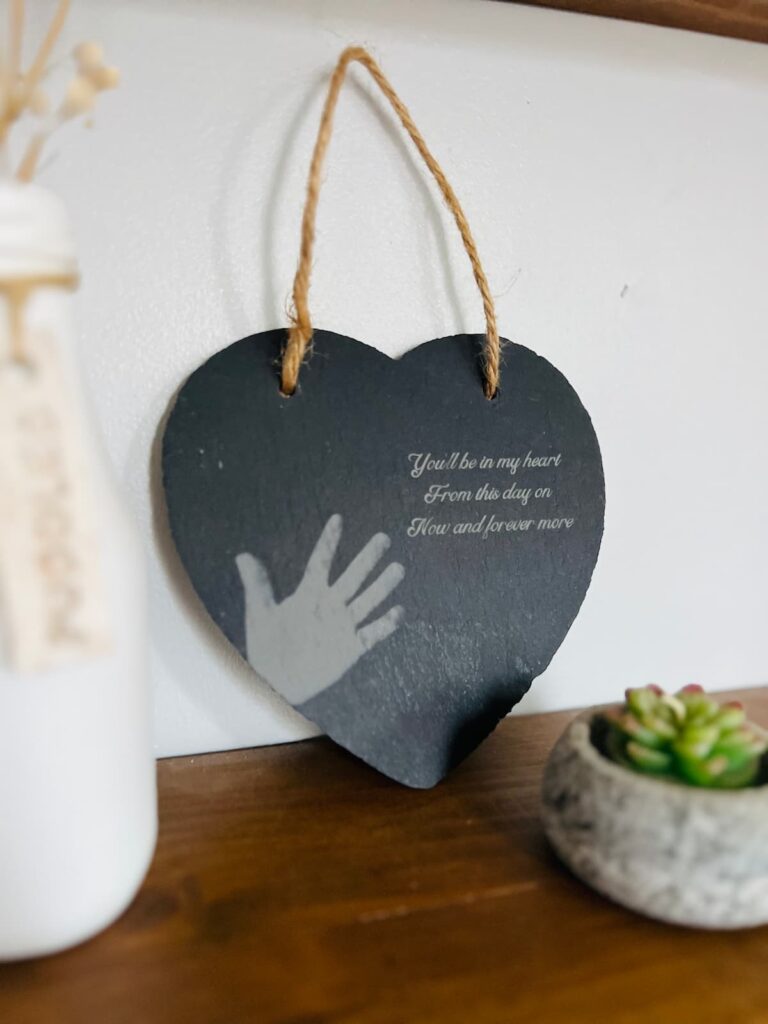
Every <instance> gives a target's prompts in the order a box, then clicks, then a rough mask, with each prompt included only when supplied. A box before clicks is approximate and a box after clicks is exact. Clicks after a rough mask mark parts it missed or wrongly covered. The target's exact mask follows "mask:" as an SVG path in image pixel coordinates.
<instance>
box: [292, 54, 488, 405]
mask: <svg viewBox="0 0 768 1024" xmlns="http://www.w3.org/2000/svg"><path fill="white" fill-rule="evenodd" d="M355 62H356V63H358V64H362V65H363V67H364V68H366V69H367V70H368V72H369V73H370V75H371V77H372V78H373V80H374V82H376V84H377V85H378V87H379V88H380V89H381V91H382V92H383V93H384V95H385V96H386V98H387V99H388V100H389V102H390V105H391V106H392V108H393V109H394V111H395V113H396V114H397V116H398V118H399V119H400V123H401V124H402V126H403V127H404V128H405V130H406V131H407V132H408V135H409V136H410V137H411V140H412V141H413V144H414V145H415V146H416V149H417V150H418V151H419V153H420V155H421V157H422V159H423V160H424V163H425V164H426V165H427V167H428V168H429V170H430V172H431V173H432V176H433V177H434V179H435V181H436V182H437V184H438V185H439V187H440V191H441V192H442V194H443V197H444V199H445V202H446V203H447V205H448V209H449V210H450V211H451V213H452V214H453V218H454V220H455V221H456V226H457V227H458V229H459V232H460V234H461V240H462V242H463V243H464V248H465V249H466V251H467V256H468V257H469V262H470V263H471V265H472V273H473V274H474V276H475V281H476V283H477V287H478V289H479V291H480V295H481V297H482V300H483V309H484V311H485V325H486V334H485V344H484V346H483V376H484V390H485V394H486V397H487V398H493V397H494V395H495V394H496V392H497V390H498V387H499V348H500V344H499V332H498V328H497V327H496V310H495V308H494V304H493V298H492V296H491V291H490V288H489V287H488V280H487V278H486V276H485V272H484V270H483V267H482V265H481V263H480V257H479V255H478V253H477V246H476V245H475V240H474V238H473V237H472V232H471V231H470V228H469V224H468V222H467V218H466V217H465V215H464V211H463V210H462V208H461V205H460V203H459V200H458V199H457V198H456V193H455V192H454V191H453V189H452V188H451V186H450V184H449V182H448V179H447V178H446V176H445V174H444V173H443V169H442V168H441V167H440V164H438V162H437V160H435V158H434V157H433V156H432V154H431V153H430V151H429V149H428V148H427V144H426V142H425V141H424V139H423V137H422V135H421V132H420V131H419V129H418V128H417V127H416V125H415V124H414V121H413V118H412V117H411V115H410V114H409V112H408V110H407V108H406V107H405V105H404V104H403V102H402V100H401V99H400V97H399V96H398V95H397V93H396V92H395V90H394V89H393V88H392V86H391V85H390V83H389V81H388V79H387V78H386V77H385V75H384V72H383V71H382V70H381V68H380V67H379V65H378V64H377V63H376V61H375V60H374V59H373V57H371V55H370V54H369V53H368V52H367V51H366V50H364V49H363V48H362V47H359V46H351V47H349V48H348V49H346V50H344V52H343V53H342V54H341V57H339V61H338V63H337V65H336V68H335V70H334V72H333V75H332V76H331V82H330V85H329V87H328V95H327V96H326V99H325V106H324V107H323V113H322V117H321V118H320V127H319V129H318V132H317V140H316V141H315V148H314V151H313V153H312V163H311V164H310V169H309V180H308V182H307V198H306V202H305V204H304V215H303V217H302V221H301V249H300V253H299V265H298V267H297V268H296V276H295V278H294V281H293V313H292V315H291V321H292V326H291V327H290V328H289V330H288V339H287V341H286V345H285V348H284V350H283V358H282V372H281V390H282V392H283V394H285V395H292V394H293V393H294V391H295V390H296V385H297V383H298V379H299V370H300V369H301V363H302V360H303V358H304V356H305V354H306V352H307V349H308V347H309V345H310V342H311V340H312V321H311V319H310V315H309V302H308V296H309V282H310V275H311V272H312V251H313V248H314V244H315V218H316V214H317V203H318V199H319V197H320V185H321V175H322V170H323V163H324V161H325V154H326V152H327V150H328V144H329V143H330V141H331V133H332V131H333V115H334V113H335V110H336V104H337V102H338V99H339V93H340V92H341V87H342V85H343V84H344V76H345V75H346V72H347V68H348V67H349V65H350V64H352V63H355Z"/></svg>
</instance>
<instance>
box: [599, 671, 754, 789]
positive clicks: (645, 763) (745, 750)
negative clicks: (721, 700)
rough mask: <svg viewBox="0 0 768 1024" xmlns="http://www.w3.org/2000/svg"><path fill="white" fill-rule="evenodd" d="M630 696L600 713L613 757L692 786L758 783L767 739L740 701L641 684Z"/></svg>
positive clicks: (696, 690)
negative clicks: (756, 730)
mask: <svg viewBox="0 0 768 1024" xmlns="http://www.w3.org/2000/svg"><path fill="white" fill-rule="evenodd" d="M626 697H627V699H626V703H625V704H624V706H623V707H621V708H616V709H612V710H610V711H606V712H604V713H603V714H602V716H601V717H602V718H603V721H604V722H605V724H606V725H607V734H606V739H605V753H606V754H607V755H608V757H610V758H611V760H613V761H616V762H617V763H618V764H622V765H624V766H625V767H627V768H632V769H634V770H635V771H638V772H643V773H644V774H647V775H655V776H657V777H660V778H665V779H672V780H677V781H678V782H684V783H687V784H688V785H690V786H706V787H709V788H713V789H740V788H742V787H744V786H751V785H753V784H754V783H755V782H757V781H758V776H759V775H760V766H761V760H762V757H763V754H764V753H765V752H766V749H768V742H767V741H766V740H765V739H763V738H762V736H760V735H759V734H758V733H756V732H755V731H754V730H753V729H752V727H751V726H750V725H749V723H748V722H747V720H746V715H745V713H744V709H743V708H742V706H741V704H739V703H738V701H731V702H729V703H727V704H722V705H720V704H718V703H717V701H716V700H713V698H712V697H710V696H708V695H707V694H706V693H705V692H704V691H703V690H702V688H701V687H700V686H696V685H691V686H686V687H684V688H683V689H682V690H680V691H679V692H678V693H675V694H671V693H665V692H664V691H663V690H662V689H660V688H659V687H658V686H643V687H640V688H639V689H635V690H627V695H626Z"/></svg>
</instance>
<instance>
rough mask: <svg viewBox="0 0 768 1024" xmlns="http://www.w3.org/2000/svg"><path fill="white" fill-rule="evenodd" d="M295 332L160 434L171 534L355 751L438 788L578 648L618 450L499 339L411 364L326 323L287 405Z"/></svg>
mask: <svg viewBox="0 0 768 1024" xmlns="http://www.w3.org/2000/svg"><path fill="white" fill-rule="evenodd" d="M284 340H285V331H284V330H276V331H270V332H267V333H264V334H258V335H255V336H253V337H251V338H246V339H245V340H243V341H239V342H237V343H236V344H234V345H231V346H230V347H229V348H226V349H224V350H223V351H222V352H219V353H218V354H217V355H215V356H213V357H212V358H211V359H209V360H208V362H206V363H205V364H204V365H203V366H201V367H200V368H199V369H198V370H197V371H196V372H195V373H193V374H192V376H191V377H190V378H189V380H188V381H187V382H186V384H185V385H184V386H183V388H182V389H181V391H180V393H179V396H178V399H177V401H176V404H175V406H174V408H173V411H172V412H171V415H170V417H169V419H168V423H167V426H166V431H165V437H164V440H163V476H164V484H165V492H166V500H167V504H168V513H169V521H170V526H171V531H172V533H173V537H174V540H175V543H176V546H177V548H178V551H179V554H180V556H181V559H182V561H183V563H184V565H185V567H186V570H187V572H188V574H189V576H190V579H191V581H192V584H193V585H194V587H195V590H196V591H197V593H198V594H199V596H200V598H201V599H202V601H203V603H204V605H205V607H206V608H207V609H208V612H209V613H210V615H211V617H212V618H213V619H214V621H215V622H216V623H217V624H218V625H219V627H220V628H221V629H222V631H223V632H224V634H225V635H226V636H227V637H228V638H229V640H230V641H231V642H232V643H233V644H234V646H235V647H236V648H237V649H238V651H239V652H240V653H241V654H242V656H243V657H244V658H247V660H248V661H249V662H250V664H251V665H252V666H253V667H254V668H255V669H256V671H257V672H258V673H259V675H261V676H262V677H263V678H265V679H266V680H267V681H268V682H269V683H271V685H272V686H273V687H274V688H275V689H276V690H277V691H278V692H280V693H282V695H283V696H284V697H286V698H287V699H288V700H289V701H290V703H291V704H293V705H294V706H295V707H296V708H298V709H299V711H301V712H302V713H303V714H304V715H306V716H307V718H309V719H311V720H312V721H314V722H316V723H317V725H319V726H320V727H321V728H322V729H323V730H324V731H325V732H326V733H327V734H328V735H329V736H331V737H332V738H333V739H334V740H336V742H338V743H340V744H341V745H342V746H344V747H346V748H347V749H348V750H350V751H352V752H353V753H355V754H356V755H357V756H358V757H361V758H362V759H363V760H365V761H367V762H368V763H369V764H371V765H373V766H374V767H376V768H377V769H379V770H380V771H382V772H384V773H385V774H387V775H389V776H391V777H392V778H393V779H397V780H399V781H400V782H403V783H405V784H406V785H409V786H416V787H428V786H432V785H434V784H435V783H436V782H438V781H439V780H440V779H441V778H442V777H443V776H444V775H445V774H446V773H447V772H448V771H449V769H450V768H451V767H452V766H454V765H455V764H457V763H458V762H459V761H460V760H461V759H462V758H464V757H465V756H466V755H467V754H468V753H470V751H472V750H473V749H474V748H475V747H476V746H477V744H478V743H480V742H481V740H482V739H483V738H484V737H485V736H486V735H487V734H488V733H489V732H490V731H491V730H492V729H493V728H494V726H495V725H496V723H497V722H498V720H499V719H500V718H501V717H502V716H503V715H505V714H506V712H507V711H509V709H510V708H511V707H512V706H513V705H514V704H516V703H517V701H519V700H520V698H521V697H522V696H523V694H524V693H525V692H526V690H527V689H528V687H529V686H530V684H531V681H532V679H534V678H535V677H536V676H537V675H539V674H540V673H541V672H542V671H543V670H544V669H545V668H546V666H547V665H548V664H549V662H550V660H551V658H552V656H553V655H554V653H555V651H556V650H557V648H558V647H559V646H560V644H561V642H562V640H563V638H564V637H565V635H566V633H567V632H568V629H569V628H570V626H571V623H572V622H573V620H574V618H575V616H576V613H577V612H578V610H579V607H580V606H581V603H582V600H583V599H584V595H585V593H586V591H587V588H588V586H589V582H590V579H591V576H592V571H593V568H594V565H595V561H596V559H597V554H598V550H599V547H600V541H601V537H602V532H603V515H604V505H605V494H604V482H603V470H602V462H601V458H600V449H599V447H598V443H597V438H596V436H595V432H594V429H593V427H592V424H591V422H590V419H589V416H588V414H587V412H586V410H585V409H584V407H583V405H582V404H581V402H580V400H579V398H578V396H577V394H576V392H575V391H574V390H573V388H572V387H571V386H570V384H569V383H568V381H567V380H566V379H565V377H563V375H562V374H561V373H559V371H557V370H556V369H555V368H554V367H553V366H552V365H551V364H550V363H548V362H547V361H546V360H545V359H542V358H541V357H540V356H537V355H536V354H535V353H533V352H531V351H530V350H529V349H526V348H523V347H522V346H520V345H514V344H511V343H509V342H506V343H505V348H504V350H503V367H502V390H501V391H500V392H499V393H498V395H497V397H496V398H495V399H494V400H493V401H489V400H488V399H487V398H486V397H485V395H484V393H483V388H482V383H481V378H480V373H479V362H478V351H479V346H480V345H481V344H482V340H483V339H482V337H481V336H474V335H459V336H456V337H451V338H442V339H439V340H436V341H430V342H427V343H426V344H423V345H420V346H419V347H418V348H415V349H413V350H412V351H410V352H408V353H407V355H405V356H404V357H403V358H402V359H399V360H392V359H390V358H389V357H388V356H385V355H383V354H382V353H380V352H378V351H377V350H375V349H373V348H370V347H368V346H366V345H363V344H361V343H360V342H357V341H353V340H351V339H350V338H345V337H342V336H340V335H337V334H333V333H331V332H329V331H320V330H316V331H315V333H314V339H313V354H312V358H311V359H310V360H309V361H308V363H307V364H306V366H305V367H304V368H303V370H302V374H301V382H300V386H299V389H298V391H297V392H296V394H295V395H293V396H292V397H290V398H286V397H284V396H283V395H282V394H281V393H280V390H279V361H280V351H281V347H282V345H283V343H284Z"/></svg>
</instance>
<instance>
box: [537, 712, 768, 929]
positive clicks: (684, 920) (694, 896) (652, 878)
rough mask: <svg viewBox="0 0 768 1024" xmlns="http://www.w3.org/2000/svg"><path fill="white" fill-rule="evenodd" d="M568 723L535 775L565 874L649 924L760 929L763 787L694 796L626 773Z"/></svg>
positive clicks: (765, 863) (767, 865)
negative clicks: (651, 921) (654, 920)
mask: <svg viewBox="0 0 768 1024" xmlns="http://www.w3.org/2000/svg"><path fill="white" fill-rule="evenodd" d="M594 714H595V713H594V712H592V711H590V712H588V713H586V714H584V715H581V716H580V717H579V718H577V719H576V720H575V721H574V722H572V723H571V724H570V725H569V726H568V728H567V729H566V730H565V732H564V733H563V734H562V736H561V737H560V739H559V740H558V742H557V744H556V745H555V747H554V749H553V751H552V753H551V754H550V757H549V760H548V762H547V766H546V769H545V773H544V787H543V794H542V798H543V818H544V827H545V829H546V832H547V835H548V836H549V839H550V841H551V843H552V845H553V846H554V848H555V850H556V851H557V853H558V855H559V856H560V858H561V860H563V861H564V862H565V864H567V865H568V867H569V868H570V869H571V871H573V872H574V874H576V875H578V877H579V878H581V879H582V880H583V881H585V882H586V883H587V884H588V885H591V886H592V887H593V888H595V889H597V890H598V891H599V892H601V893H603V894H604V895H605V896H608V897H610V898H611V899H613V900H615V901H616V902H617V903H621V904H623V905H624V906H626V907H630V908H631V909H632V910H637V911H639V912H640V913H642V914H647V915H648V916H649V917H655V918H658V919H659V920H662V921H669V922H672V923H674V924H681V925H690V926H692V927H697V928H746V927H751V926H753V925H759V924H764V923H768V785H763V786H758V787H754V788H751V789H743V790H736V791H730V792H728V791H722V790H711V789H696V788H695V787H692V786H684V785H679V784H676V783H674V782H666V781H662V780H658V779H653V778H649V777H647V776H643V775H640V774H638V773H635V772H633V771H631V770H629V769H627V768H623V767H621V766H620V765H617V764H614V763H613V762H612V761H609V760H608V759H607V758H606V757H604V756H603V755H602V754H601V753H600V751H599V750H598V749H597V747H596V746H595V745H594V743H593V742H592V728H593V721H594Z"/></svg>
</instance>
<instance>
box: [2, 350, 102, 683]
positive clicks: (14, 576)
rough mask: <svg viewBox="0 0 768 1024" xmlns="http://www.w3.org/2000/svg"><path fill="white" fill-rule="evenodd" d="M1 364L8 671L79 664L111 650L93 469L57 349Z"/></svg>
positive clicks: (4, 619)
mask: <svg viewBox="0 0 768 1024" xmlns="http://www.w3.org/2000/svg"><path fill="white" fill-rule="evenodd" d="M24 350H25V354H26V359H25V361H24V362H19V361H16V360H13V359H6V360H3V361H2V362H1V363H0V624H2V629H3V634H4V641H5V648H6V651H7V656H8V658H9V660H10V664H11V666H12V668H14V669H15V670H17V671H19V672H33V671H41V670H44V669H51V668H55V667H58V666H63V665H67V664H72V663H76V662H79V661H83V660H86V659H89V658H93V657H95V656H97V655H99V654H102V653H103V652H105V651H106V650H107V649H108V646H109V642H108V640H109V630H108V624H107V611H106V607H107V601H106V593H105V588H104V581H103V578H102V573H101V566H100V561H99V547H98V543H97V535H96V530H95V524H94V514H93V512H94V509H93V503H92V498H91V495H90V493H89V489H88V486H87V484H88V465H87V461H86V458H85V452H84V450H83V439H82V435H81V432H80V428H79V422H78V417H77V413H76V410H75V408H74V407H73V397H72V395H71V393H70V391H69V389H68V387H67V384H66V378H65V376H64V374H63V373H62V368H61V363H60V360H59V354H58V351H57V346H56V344H55V342H54V339H53V338H51V337H50V335H48V334H45V333H43V332H34V333H33V332H30V333H29V334H27V336H26V337H25V339H24Z"/></svg>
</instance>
